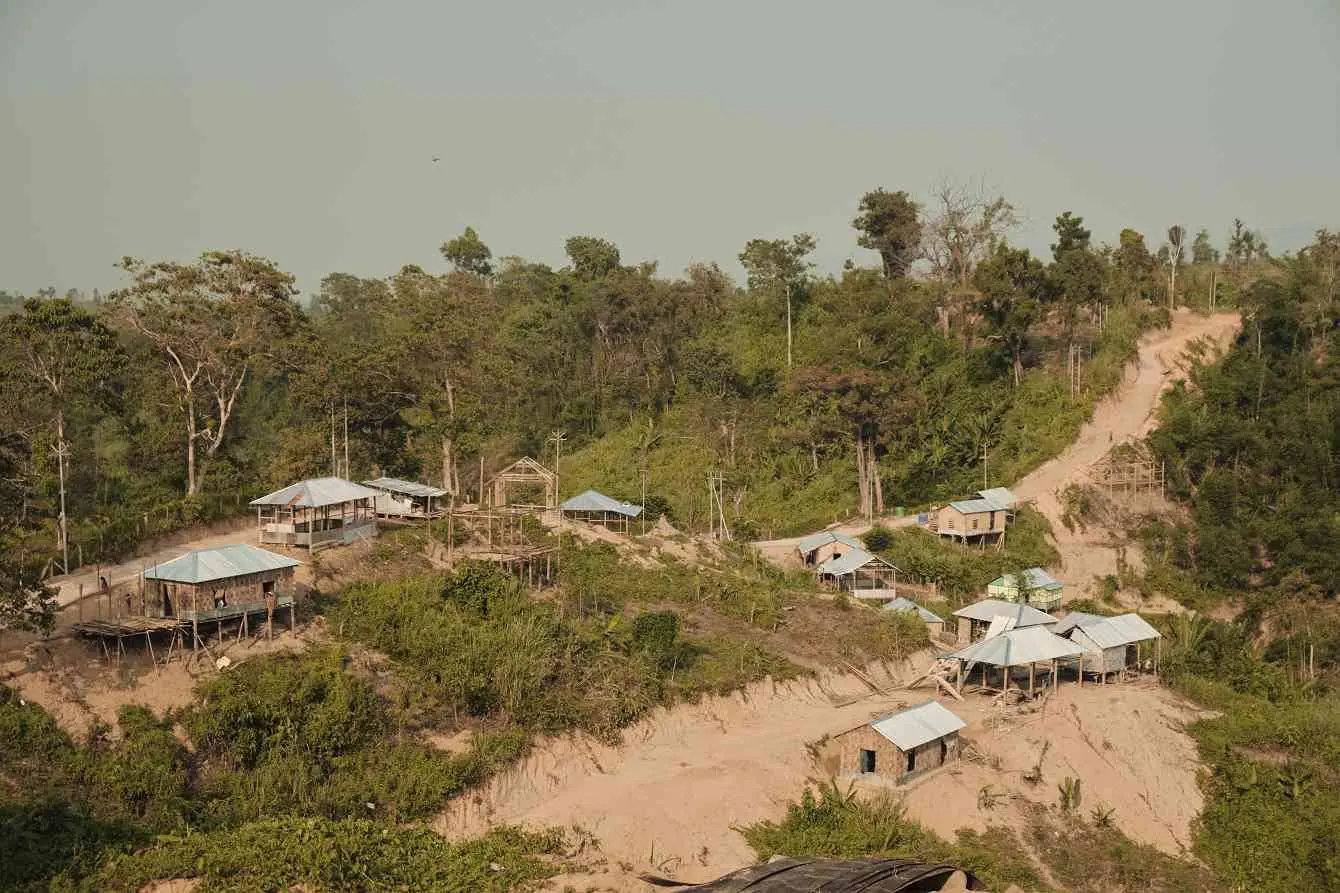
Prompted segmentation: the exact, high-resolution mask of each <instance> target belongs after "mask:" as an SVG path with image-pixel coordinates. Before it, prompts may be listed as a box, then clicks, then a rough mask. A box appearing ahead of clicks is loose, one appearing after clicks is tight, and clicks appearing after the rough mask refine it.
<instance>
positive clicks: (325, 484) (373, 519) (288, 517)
mask: <svg viewBox="0 0 1340 893" xmlns="http://www.w3.org/2000/svg"><path fill="white" fill-rule="evenodd" d="M378 493H379V491H377V490H374V489H372V488H371V487H364V486H363V485H362V484H355V483H354V482H353V481H346V480H345V479H344V478H314V479H312V480H308V481H299V482H298V483H296V484H290V485H289V486H287V487H285V488H284V489H282V490H276V491H275V492H273V493H270V494H268V495H266V496H262V497H261V498H260V499H253V500H252V501H251V504H252V505H253V506H255V507H256V538H257V541H258V542H261V543H274V544H276V545H284V546H304V547H306V548H309V549H317V548H321V547H322V546H339V545H347V544H349V543H353V542H357V541H358V540H363V539H371V538H372V537H374V536H376V535H377V509H376V505H375V501H376V499H377V496H378Z"/></svg>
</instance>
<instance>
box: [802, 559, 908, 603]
mask: <svg viewBox="0 0 1340 893" xmlns="http://www.w3.org/2000/svg"><path fill="white" fill-rule="evenodd" d="M816 572H817V574H818V577H819V582H820V583H821V584H824V585H827V586H831V587H833V588H834V589H837V590H838V591H839V592H846V593H849V594H850V595H851V596H852V597H854V598H877V599H889V598H896V597H897V595H898V568H896V567H894V566H893V565H892V564H890V563H889V562H887V561H885V560H884V559H883V558H880V557H879V556H878V555H871V554H870V553H869V552H867V551H865V550H864V549H852V550H851V551H850V552H845V553H843V554H842V555H839V556H838V557H836V558H830V559H829V560H828V561H825V562H824V563H823V564H821V565H819V567H818V568H817V569H816Z"/></svg>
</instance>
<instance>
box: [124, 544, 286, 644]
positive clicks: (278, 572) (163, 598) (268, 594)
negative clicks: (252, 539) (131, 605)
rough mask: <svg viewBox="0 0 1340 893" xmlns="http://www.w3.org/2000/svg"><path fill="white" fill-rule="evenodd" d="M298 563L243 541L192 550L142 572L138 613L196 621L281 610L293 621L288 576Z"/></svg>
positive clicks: (195, 623) (219, 620)
mask: <svg viewBox="0 0 1340 893" xmlns="http://www.w3.org/2000/svg"><path fill="white" fill-rule="evenodd" d="M298 565H299V563H298V562H297V561H294V560H293V559H292V558H289V557H287V556H285V555H278V554H276V553H274V552H270V551H268V550H266V549H258V548H256V547H255V546H250V545H247V544H245V543H238V544H235V545H231V546H220V547H218V548H216V549H196V550H195V551H193V552H188V553H186V554H185V555H183V556H181V557H180V558H174V559H173V560H171V561H165V562H163V563H162V564H155V565H154V566H152V567H150V568H147V569H146V570H145V571H144V614H145V616H146V617H161V618H164V619H167V618H175V619H176V620H178V621H180V622H181V623H183V624H190V625H192V626H193V627H197V628H198V625H199V624H200V623H206V622H211V621H212V622H216V623H222V622H223V621H225V620H236V619H239V618H240V619H242V621H243V622H244V623H245V622H246V618H247V617H249V616H254V615H258V614H263V615H265V616H266V618H267V620H273V617H274V614H275V612H276V611H279V610H283V609H287V611H288V619H289V623H290V625H292V623H293V619H294V618H293V595H294V591H293V574H294V568H296V567H298Z"/></svg>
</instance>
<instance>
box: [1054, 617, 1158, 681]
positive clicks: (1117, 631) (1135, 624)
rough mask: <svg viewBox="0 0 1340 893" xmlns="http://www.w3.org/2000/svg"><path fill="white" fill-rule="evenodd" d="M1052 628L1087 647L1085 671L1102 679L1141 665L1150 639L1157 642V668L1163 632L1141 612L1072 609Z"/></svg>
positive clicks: (1155, 650) (1154, 648)
mask: <svg viewBox="0 0 1340 893" xmlns="http://www.w3.org/2000/svg"><path fill="white" fill-rule="evenodd" d="M1053 629H1054V630H1055V632H1056V634H1057V635H1059V636H1064V637H1065V638H1067V639H1069V640H1070V641H1072V642H1074V643H1075V644H1076V645H1079V646H1080V647H1081V648H1083V649H1084V657H1083V666H1084V672H1086V673H1089V674H1091V675H1095V676H1097V677H1098V678H1099V679H1101V680H1106V679H1107V677H1108V676H1109V675H1110V674H1113V673H1117V674H1120V673H1124V672H1125V671H1126V669H1127V668H1128V667H1137V668H1138V667H1140V666H1141V664H1142V663H1143V661H1144V660H1145V659H1146V657H1145V654H1144V653H1143V652H1144V648H1145V643H1147V642H1153V643H1154V644H1153V647H1152V649H1151V650H1152V652H1153V653H1152V655H1151V657H1152V658H1153V661H1154V668H1155V671H1156V672H1157V668H1158V657H1159V651H1160V650H1161V649H1160V640H1161V638H1162V636H1161V635H1160V634H1159V631H1158V630H1156V629H1154V627H1152V626H1150V625H1149V623H1148V622H1147V621H1146V620H1145V619H1144V618H1143V617H1141V616H1140V615H1139V614H1133V613H1132V614H1119V615H1117V616H1116V617H1100V616H1098V615H1096V614H1086V613H1084V612H1082V611H1071V612H1070V613H1069V614H1067V615H1066V616H1065V617H1064V618H1062V619H1061V620H1060V621H1059V622H1058V623H1057V624H1056V626H1055V627H1053Z"/></svg>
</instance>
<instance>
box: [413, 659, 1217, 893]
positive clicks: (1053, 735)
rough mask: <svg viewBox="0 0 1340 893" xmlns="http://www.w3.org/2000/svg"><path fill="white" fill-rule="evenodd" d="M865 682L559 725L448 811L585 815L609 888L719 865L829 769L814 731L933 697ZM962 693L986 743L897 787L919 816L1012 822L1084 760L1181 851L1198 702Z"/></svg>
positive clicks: (485, 816)
mask: <svg viewBox="0 0 1340 893" xmlns="http://www.w3.org/2000/svg"><path fill="white" fill-rule="evenodd" d="M908 671H909V668H904V670H903V672H904V673H906V672H908ZM861 691H862V688H861V683H860V682H859V681H857V680H856V679H855V678H854V677H853V676H837V677H829V678H828V679H826V680H824V681H823V682H822V683H819V682H813V681H811V682H806V683H795V684H788V685H774V684H772V683H764V684H760V685H756V686H753V687H751V688H750V689H749V690H748V691H747V692H744V693H741V694H738V695H735V696H731V697H725V698H711V699H705V700H704V701H702V702H701V703H699V704H691V705H682V706H679V707H676V708H674V709H671V710H663V711H659V712H658V713H657V714H656V715H654V716H653V717H652V718H650V719H648V720H646V721H644V722H643V723H641V724H639V725H637V726H635V727H634V728H632V729H631V730H629V732H628V734H627V736H626V742H627V743H626V744H625V745H624V746H622V747H610V746H606V745H601V744H598V743H595V742H592V741H591V740H589V739H585V738H580V737H573V738H562V739H557V740H553V741H549V742H547V743H544V744H542V745H541V746H540V747H538V748H537V750H536V752H535V753H534V754H533V755H532V756H531V757H529V758H528V759H527V760H526V761H524V762H523V763H522V764H521V765H520V766H519V767H517V768H516V769H514V770H512V771H510V772H507V773H505V774H503V775H501V776H499V777H497V778H496V779H494V780H493V781H492V782H491V783H489V784H488V785H487V786H486V787H485V788H484V789H483V790H482V791H480V792H479V793H477V794H476V795H474V796H470V797H466V798H463V799H462V800H461V801H458V802H456V803H455V804H453V807H452V808H451V809H450V810H448V811H447V812H446V813H445V814H443V815H442V816H441V817H439V819H438V821H437V827H438V829H439V830H440V831H442V832H443V833H445V834H448V835H450V836H457V835H465V834H471V833H477V832H479V831H481V830H483V829H485V828H487V827H489V826H490V825H494V824H507V823H520V824H523V825H533V826H536V827H542V826H551V827H552V826H572V825H576V826H579V827H581V828H583V829H585V830H586V831H588V832H589V833H591V834H592V835H593V836H594V837H595V839H596V840H597V841H598V842H599V844H600V848H601V852H602V853H603V854H604V857H605V859H606V860H607V861H606V865H605V866H604V868H603V870H602V871H599V872H598V875H599V877H598V879H596V878H591V879H587V880H590V881H591V882H592V883H594V885H595V886H596V887H597V888H599V889H612V890H629V891H633V890H639V891H640V890H644V889H645V886H643V885H642V884H641V883H640V882H638V881H636V875H637V874H638V873H640V872H647V871H651V872H660V873H666V874H669V875H671V876H674V877H677V878H680V879H685V880H699V881H702V880H707V879H711V878H714V877H717V876H719V875H720V874H723V873H725V872H727V871H731V870H734V869H736V868H739V867H741V866H743V865H747V864H751V863H752V862H753V860H754V853H753V851H752V850H751V849H750V848H749V846H748V845H747V844H746V843H745V841H744V838H743V837H742V836H741V835H740V833H739V832H738V831H736V830H735V828H736V827H737V826H739V825H741V824H748V823H750V822H754V821H758V820H760V819H775V818H778V817H780V815H781V813H782V811H783V805H784V804H785V802H786V801H788V800H790V799H794V798H795V797H796V796H797V795H798V794H799V792H800V790H801V788H802V787H803V786H804V784H805V783H806V781H807V780H810V779H813V780H823V774H822V772H821V770H819V769H818V768H817V766H816V764H815V762H814V760H813V758H812V756H811V753H810V751H809V749H807V745H809V744H811V743H813V742H817V741H819V740H820V739H822V738H823V736H825V735H829V734H833V733H836V732H840V731H843V730H845V729H848V728H851V727H853V726H855V725H858V724H860V723H862V722H865V721H868V720H869V719H870V718H871V717H872V716H873V715H878V714H880V713H884V712H887V711H889V710H892V709H897V708H898V707H899V706H900V705H909V706H910V705H911V704H915V703H920V702H921V701H923V700H925V699H926V698H927V693H926V692H924V691H910V692H896V693H894V696H892V697H885V696H872V697H870V698H867V699H864V700H861V701H858V702H856V703H854V704H849V705H847V706H843V707H837V706H834V701H833V696H834V695H835V694H836V695H838V696H839V698H838V703H841V702H842V696H847V697H850V696H854V695H856V694H859V693H860V692H861ZM951 706H952V709H953V710H954V711H955V712H957V713H958V714H959V715H960V716H962V717H963V718H964V719H966V720H968V721H969V724H970V725H969V728H968V731H967V733H966V734H967V735H968V736H969V737H970V738H971V739H972V740H973V741H974V743H975V744H976V746H977V750H979V751H980V752H981V753H982V754H983V757H982V758H981V760H979V761H977V762H969V763H962V764H959V765H957V766H952V767H946V769H944V770H941V771H940V772H937V773H932V774H930V775H928V776H926V777H924V778H922V779H920V780H919V781H918V782H916V783H913V784H912V785H909V786H907V787H902V788H898V789H897V790H898V792H900V793H906V794H907V796H908V801H907V802H908V806H909V811H910V813H911V815H912V817H913V818H916V819H918V820H921V821H923V822H925V823H926V824H928V825H929V826H931V827H933V828H935V829H936V830H938V831H941V832H942V833H946V834H952V832H953V831H954V830H956V829H957V828H961V827H969V828H982V827H985V826H986V825H988V824H1008V823H1010V822H1012V821H1016V820H1017V819H1018V816H1019V814H1020V813H1019V811H1018V809H1017V802H1018V799H1019V798H1024V799H1031V800H1037V801H1040V802H1046V803H1054V802H1055V796H1056V794H1055V792H1056V784H1057V783H1059V782H1060V780H1061V779H1062V778H1064V777H1065V776H1066V775H1074V776H1080V777H1083V779H1084V784H1085V798H1086V799H1085V803H1086V805H1089V804H1097V803H1102V804H1104V805H1107V806H1110V807H1112V808H1114V809H1115V817H1116V821H1117V823H1118V825H1119V826H1120V827H1121V828H1122V829H1123V830H1124V831H1125V832H1126V833H1128V834H1129V835H1131V836H1132V837H1133V838H1134V839H1136V840H1141V841H1145V842H1148V843H1151V844H1154V845H1156V846H1158V847H1159V848H1161V849H1164V850H1168V851H1170V852H1177V851H1178V850H1179V847H1180V844H1182V843H1183V842H1185V841H1186V840H1187V838H1188V828H1189V825H1190V822H1191V820H1192V819H1193V818H1194V816H1195V815H1196V814H1197V812H1198V811H1199V809H1200V804H1201V801H1200V795H1199V792H1198V791H1197V788H1196V781H1195V771H1196V762H1195V750H1194V746H1193V745H1192V743H1191V742H1190V740H1189V739H1188V738H1187V737H1186V735H1185V734H1184V733H1182V732H1181V731H1180V725H1181V723H1182V722H1183V721H1184V720H1185V719H1187V718H1189V716H1190V715H1189V714H1188V713H1187V711H1186V710H1185V708H1183V707H1182V706H1180V705H1179V704H1178V703H1176V702H1175V701H1174V700H1173V699H1172V698H1171V696H1170V695H1168V694H1167V693H1166V692H1165V691H1163V690H1161V689H1159V688H1157V687H1155V686H1152V685H1138V684H1130V685H1125V686H1106V687H1103V688H1102V689H1099V688H1098V687H1097V686H1087V687H1085V688H1084V689H1079V688H1077V687H1074V686H1070V687H1066V688H1062V689H1061V691H1060V692H1059V693H1058V694H1056V695H1055V696H1053V697H1052V698H1051V699H1050V700H1049V701H1048V704H1047V706H1046V708H1045V709H1044V710H1043V711H1039V712H1035V713H1030V714H1020V713H1018V712H1017V711H1016V710H1015V709H1013V708H1010V709H1008V710H1006V709H1004V708H996V707H993V706H991V705H990V702H989V701H988V699H986V698H979V697H974V696H970V697H969V699H968V701H967V703H966V704H959V703H957V702H955V703H953V704H952V705H951ZM1044 738H1046V739H1050V740H1051V741H1052V746H1051V749H1050V751H1049V753H1048V755H1047V759H1046V760H1045V761H1044V767H1043V771H1044V779H1043V781H1042V783H1040V784H1038V785H1036V786H1033V785H1029V784H1027V783H1025V782H1024V781H1023V780H1022V773H1023V772H1024V770H1025V769H1027V768H1029V767H1031V766H1032V765H1033V763H1034V762H1036V747H1037V744H1036V742H1038V741H1041V740H1042V739H1044ZM986 784H991V785H994V786H995V789H996V790H997V791H999V792H1001V793H1002V794H1004V795H1005V796H1004V797H1002V798H1001V800H1000V801H999V802H998V803H997V804H996V805H995V806H994V808H993V809H991V810H989V811H988V810H983V809H981V808H979V806H978V800H977V796H978V791H979V790H980V788H981V787H982V786H983V785H986Z"/></svg>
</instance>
